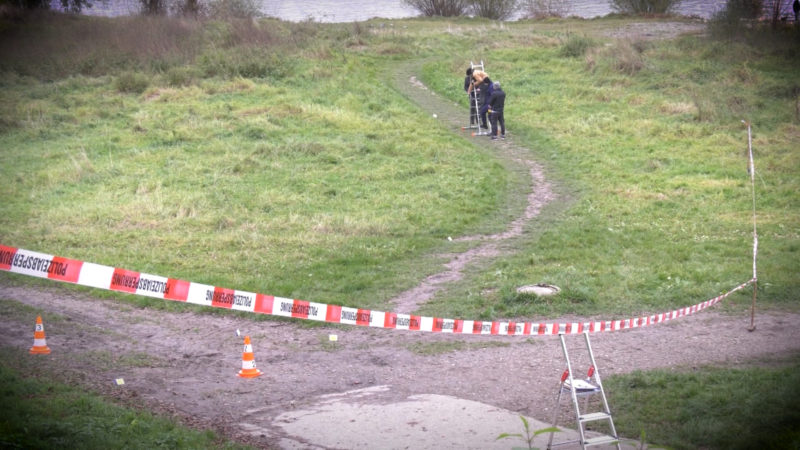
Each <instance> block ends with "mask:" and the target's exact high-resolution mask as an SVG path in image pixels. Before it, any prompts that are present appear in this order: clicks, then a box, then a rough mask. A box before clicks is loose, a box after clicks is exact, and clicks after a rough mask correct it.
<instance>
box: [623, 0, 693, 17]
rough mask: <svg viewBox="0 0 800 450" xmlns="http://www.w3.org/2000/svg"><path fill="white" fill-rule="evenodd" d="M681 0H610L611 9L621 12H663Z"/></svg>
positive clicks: (669, 9)
mask: <svg viewBox="0 0 800 450" xmlns="http://www.w3.org/2000/svg"><path fill="white" fill-rule="evenodd" d="M680 2H681V0H611V9H613V10H614V11H616V12H619V13H623V14H665V13H668V12H670V11H671V10H672V8H674V7H675V6H677V5H678V4H679V3H680Z"/></svg>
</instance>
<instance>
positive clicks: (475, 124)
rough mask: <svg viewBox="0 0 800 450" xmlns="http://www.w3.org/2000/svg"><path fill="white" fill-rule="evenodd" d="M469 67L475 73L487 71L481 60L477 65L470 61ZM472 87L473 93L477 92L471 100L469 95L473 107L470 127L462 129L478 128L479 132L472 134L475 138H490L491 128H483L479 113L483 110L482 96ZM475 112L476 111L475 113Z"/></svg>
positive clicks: (471, 107)
mask: <svg viewBox="0 0 800 450" xmlns="http://www.w3.org/2000/svg"><path fill="white" fill-rule="evenodd" d="M469 66H470V67H471V68H472V70H473V71H476V70H480V71H483V72H485V71H486V70H485V69H484V68H483V60H481V62H480V63H477V64H476V63H474V62H472V61H470V62H469ZM472 86H473V92H475V95H474V96H473V97H472V98H470V97H469V95H470V94H467V96H468V98H469V101H470V102H472V105H470V118H469V123H470V125H469V126H468V127H462V129H467V128H477V131H476V132H474V133H472V135H473V136H488V135H489V133H490V131H489V128H483V127H481V115H480V112H479V111H480V109H481V105H480V102H479V101H480V96H479V95H478V92H476V91H475V89H476V86H475V85H474V84H473V85H472ZM473 111H474V113H473Z"/></svg>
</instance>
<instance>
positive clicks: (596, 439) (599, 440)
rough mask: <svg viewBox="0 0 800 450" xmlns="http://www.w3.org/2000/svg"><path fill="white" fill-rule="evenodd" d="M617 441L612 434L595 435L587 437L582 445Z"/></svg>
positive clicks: (614, 442)
mask: <svg viewBox="0 0 800 450" xmlns="http://www.w3.org/2000/svg"><path fill="white" fill-rule="evenodd" d="M617 443H619V439H618V438H615V437H614V436H597V437H593V438H588V439H586V440H585V441H583V445H584V446H590V445H606V444H617Z"/></svg>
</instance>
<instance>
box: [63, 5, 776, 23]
mask: <svg viewBox="0 0 800 450" xmlns="http://www.w3.org/2000/svg"><path fill="white" fill-rule="evenodd" d="M51 1H52V2H53V6H52V7H53V9H58V6H59V3H60V2H59V1H58V0H51ZM255 1H256V2H260V3H261V7H260V10H261V12H262V13H263V14H264V15H266V16H271V17H277V18H279V19H283V20H288V21H291V22H300V21H304V20H313V21H317V22H360V21H363V20H368V19H371V18H374V17H380V18H385V19H402V18H407V17H415V16H417V15H419V13H418V12H417V11H416V10H415V9H413V8H411V7H410V6H408V5H406V4H405V3H404V2H403V1H402V0H255ZM564 1H565V2H568V13H567V14H568V15H572V16H578V17H582V18H586V19H591V18H593V17H599V16H604V15H606V14H609V13H612V12H613V11H612V9H611V4H610V1H609V0H564ZM764 1H765V3H771V2H772V1H773V0H764ZM782 2H783V3H784V4H785V6H784V10H785V11H786V12H787V13H788V12H791V6H790V4H791V0H782ZM94 3H95V6H94V7H93V8H87V9H86V10H85V11H84V13H85V14H90V15H103V16H118V15H127V14H136V13H137V12H138V11H139V4H140V3H139V0H109V1H108V2H106V4H103V2H102V0H95V1H94ZM725 3H726V0H683V1H681V2H680V4H679V5H678V7H677V8H676V9H675V12H677V13H678V14H682V15H686V16H697V17H702V18H705V19H708V18H711V17H712V16H713V15H714V13H716V12H717V11H719V10H721V9H722V8H723V7H724V6H725Z"/></svg>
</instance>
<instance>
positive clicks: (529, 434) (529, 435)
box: [495, 416, 561, 450]
mask: <svg viewBox="0 0 800 450" xmlns="http://www.w3.org/2000/svg"><path fill="white" fill-rule="evenodd" d="M519 418H520V419H521V420H522V426H523V429H524V430H525V434H524V435H523V434H521V433H502V434H500V436H497V439H495V440H496V441H497V440H500V439H505V438H509V437H516V438H520V439H522V440H523V441H525V443H526V444H528V446H527V447H513V448H512V450H518V449H523V450H524V449H528V450H536V449H537V447H534V446H533V439H534V438H535V437H536V436H539V435H540V434H544V433H558V432H559V431H561V430H559V429H558V428H556V427H547V428H540V429H538V430H533V431H531V427H530V425H529V424H528V420H527V419H526V418H525V417H524V416H519Z"/></svg>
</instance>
